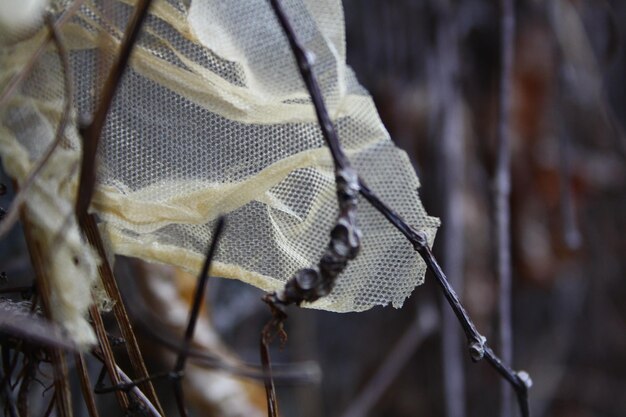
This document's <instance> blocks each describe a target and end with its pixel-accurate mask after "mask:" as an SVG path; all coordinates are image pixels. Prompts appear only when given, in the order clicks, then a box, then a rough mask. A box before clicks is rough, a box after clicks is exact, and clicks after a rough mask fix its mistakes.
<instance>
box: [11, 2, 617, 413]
mask: <svg viewBox="0 0 626 417" xmlns="http://www.w3.org/2000/svg"><path fill="white" fill-rule="evenodd" d="M498 4H499V2H496V1H492V0H463V1H460V0H459V1H452V0H344V8H345V19H346V28H347V36H346V39H347V51H348V62H349V64H350V65H351V66H352V68H353V70H354V72H355V73H356V75H357V77H358V79H359V80H360V82H361V83H362V84H363V85H364V86H365V87H366V88H367V89H368V90H369V91H370V93H371V94H372V96H373V97H374V100H375V102H376V105H377V108H378V111H379V113H380V116H381V118H382V120H383V122H384V124H385V125H386V126H387V128H388V130H389V132H390V134H391V137H392V138H393V140H394V141H395V142H396V143H397V144H398V146H400V147H401V148H403V149H405V150H406V151H407V153H408V154H409V156H410V157H411V159H412V161H413V163H414V166H415V169H416V171H417V173H418V175H419V178H420V180H421V182H422V188H421V189H420V190H419V192H420V195H421V197H422V200H423V202H424V205H425V207H426V209H427V211H428V212H429V214H431V215H433V216H438V217H440V218H441V220H442V228H441V230H440V232H439V234H438V237H437V240H436V243H435V246H434V251H435V254H436V256H437V257H438V259H439V260H440V262H442V264H443V267H444V270H445V271H446V272H447V274H448V275H449V277H450V281H451V282H452V284H453V286H454V287H455V288H456V289H457V291H458V293H459V295H460V296H461V298H462V301H463V303H464V305H465V306H466V308H467V310H468V312H469V314H470V316H471V317H472V318H473V319H474V321H475V323H476V325H477V327H478V328H479V330H480V332H481V333H482V334H483V335H485V336H486V337H487V339H488V340H489V341H490V344H491V346H492V347H493V348H494V350H495V351H496V352H499V351H500V347H499V346H498V320H499V318H498V282H497V277H496V273H495V270H496V245H495V241H496V239H495V232H494V218H495V216H494V207H493V202H492V201H493V190H494V181H493V178H494V172H495V166H496V150H497V126H498V100H499V98H498V97H499V96H498V95H499V82H500V73H501V68H500V60H501V56H500V42H501V33H500V18H501V16H500V9H499V5H498ZM515 4H516V8H515V15H516V31H515V40H514V45H515V47H514V65H513V75H512V94H511V97H510V99H511V101H512V114H511V133H512V138H511V139H512V142H511V176H512V190H511V192H512V195H511V239H512V262H513V292H512V294H513V297H512V308H513V322H512V330H513V340H514V346H513V355H514V356H513V362H512V364H511V365H512V367H513V368H515V369H523V370H525V371H527V372H528V373H529V374H530V375H531V376H532V379H533V382H534V385H533V387H532V389H531V391H530V398H531V413H532V415H533V416H535V417H543V416H554V417H561V416H568V417H588V416H609V417H610V416H616V417H617V416H626V396H625V395H624V393H626V303H622V302H621V301H620V300H623V299H626V279H624V278H625V275H626V237H625V236H626V215H625V214H626V163H625V162H626V134H625V131H626V78H625V75H626V53H625V50H624V47H625V44H626V2H625V1H623V0H518V1H516V2H515ZM2 182H4V183H6V184H10V181H9V180H8V179H6V178H3V181H2ZM9 201H10V195H7V196H5V197H2V201H0V203H1V204H2V206H3V207H7V206H8V203H9ZM0 245H2V247H1V248H0V249H1V251H0V252H1V253H2V263H1V265H0V270H2V271H5V272H6V273H7V274H8V275H9V276H10V277H11V279H12V280H13V281H12V282H13V283H14V282H18V283H19V282H21V281H20V280H22V281H23V282H25V283H28V281H29V280H30V279H31V278H32V271H30V270H29V259H28V256H27V255H26V252H25V246H24V243H23V240H22V238H21V233H20V232H19V231H18V230H15V231H14V232H13V234H12V235H11V237H10V238H7V239H4V240H3V241H0ZM150 268H151V267H149V266H146V265H138V264H137V263H136V262H135V261H132V260H129V259H118V261H117V263H116V274H117V277H118V281H119V283H120V286H121V287H122V292H123V294H124V295H125V297H128V298H129V299H130V300H131V302H129V310H130V313H131V315H132V313H133V312H134V313H135V318H136V320H137V321H136V322H135V325H136V327H137V329H138V330H139V335H140V337H141V340H140V342H141V343H142V344H143V348H144V352H145V354H146V356H147V361H148V366H149V369H151V370H152V371H154V372H157V371H160V370H164V369H168V368H167V365H166V362H164V359H163V358H164V353H162V352H161V349H160V348H159V347H158V345H156V344H155V343H154V340H153V338H150V337H148V336H149V333H150V332H149V331H146V327H150V323H149V319H147V318H146V317H143V318H142V319H137V316H138V314H139V315H140V314H141V311H137V310H133V307H132V305H133V304H134V302H133V301H132V300H135V298H132V297H136V294H138V293H140V294H142V297H146V299H147V300H148V301H147V303H148V306H150V307H151V308H152V309H153V311H154V312H155V313H157V314H159V311H158V308H159V306H161V308H163V306H164V305H167V306H168V307H167V308H168V309H169V310H175V309H176V308H178V307H177V306H176V305H174V304H173V301H172V299H169V302H168V303H167V304H166V303H165V302H164V301H163V300H166V299H167V294H168V293H167V291H165V290H164V291H161V292H160V293H159V291H156V290H155V287H152V288H142V287H141V285H145V283H144V284H142V280H141V274H142V273H146V274H148V273H149V274H151V275H152V276H154V275H155V274H156V275H158V273H159V271H155V270H150ZM146 271H147V272H146ZM161 273H162V274H163V275H165V276H171V275H172V274H177V273H179V272H177V271H171V270H161ZM178 282H179V283H180V282H183V283H184V282H187V283H188V285H187V286H186V287H184V288H181V287H180V285H182V284H179V287H178V288H175V289H173V290H171V291H173V293H172V294H176V295H178V296H181V295H183V300H184V299H185V297H184V296H185V294H186V297H187V298H188V297H189V296H190V294H191V291H192V289H193V277H191V278H188V279H187V281H185V280H184V279H182V278H181V279H179V281H178ZM151 291H152V293H151ZM133 294H134V295H133ZM150 294H152V295H150ZM260 296H261V293H260V292H259V291H258V290H256V289H253V288H251V287H249V286H246V285H245V284H241V283H238V282H235V281H230V280H212V281H211V283H210V290H209V302H208V306H207V310H208V312H209V314H210V317H211V324H209V323H208V322H207V323H205V324H204V325H205V326H206V328H207V329H209V328H210V332H214V334H215V336H216V337H219V338H221V340H222V342H220V343H218V344H219V347H218V349H221V350H223V351H224V352H225V353H224V355H226V356H228V355H231V352H235V353H236V354H237V355H239V356H240V357H241V358H242V359H243V360H244V361H246V362H250V363H258V361H259V359H258V357H259V353H258V342H259V330H260V329H261V328H262V327H263V325H264V324H265V323H266V322H267V320H268V316H269V315H268V312H267V307H266V306H265V305H264V304H263V303H261V302H260V301H259V297H260ZM150 297H152V299H151V298H150ZM158 297H166V298H164V299H161V300H160V301H159V299H158ZM442 301H443V300H442V297H441V293H440V291H439V288H438V287H437V286H436V285H435V283H434V280H433V279H432V277H430V275H427V278H426V283H425V284H424V285H423V286H421V287H418V288H416V290H415V291H414V294H413V295H412V296H411V298H410V299H409V300H408V301H407V302H406V303H405V305H404V307H403V308H402V309H400V310H395V309H393V308H391V307H388V308H375V309H373V310H371V311H368V312H364V313H358V314H336V313H327V312H320V311H311V310H300V309H292V310H290V320H289V321H288V324H287V326H288V327H287V330H288V332H289V335H290V338H289V341H288V343H287V346H286V348H285V349H284V350H280V349H278V348H276V349H275V350H273V351H272V355H273V358H274V360H275V361H276V363H277V364H280V363H298V364H300V365H298V366H300V367H301V369H304V370H305V371H306V372H305V371H303V375H304V376H306V377H305V378H302V379H303V380H302V381H299V382H297V383H296V382H294V381H293V380H292V381H283V382H281V380H277V385H278V395H279V400H280V405H281V415H284V416H299V417H316V416H326V417H358V416H361V417H364V416H394V417H395V416H397V417H402V416H447V417H463V416H481V417H490V416H497V415H500V409H499V404H500V378H499V377H498V375H497V374H496V373H495V372H494V371H493V369H492V368H490V367H489V366H488V365H487V364H485V363H478V364H473V363H472V362H471V361H470V359H469V355H468V354H467V352H466V347H465V346H466V340H465V337H464V336H463V334H462V331H461V327H460V326H459V324H458V322H456V320H454V319H451V318H450V315H449V313H444V312H447V311H449V307H448V305H447V304H446V303H445V302H442ZM183 307H184V305H183ZM181 311H182V313H181V314H180V315H179V316H180V317H181V320H182V321H181V323H183V324H184V319H185V318H186V313H185V311H186V310H185V309H184V308H183V309H182V310H181ZM147 321H148V323H146V322H147ZM171 324H172V323H171ZM172 327H173V328H174V329H175V330H177V331H179V332H180V330H181V328H182V326H181V324H180V323H178V324H176V323H173V324H172ZM153 331H154V329H153ZM158 331H160V330H158ZM211 334H213V333H211ZM209 339H210V338H209ZM443 341H445V342H443ZM211 343H213V342H212V341H211V340H209V341H208V342H207V344H209V345H210V344H211ZM171 359H172V357H171V354H170V357H169V360H170V362H171ZM120 360H121V361H122V362H121V363H123V358H122V359H120ZM89 366H90V369H91V373H92V374H93V376H92V378H93V379H94V380H95V379H96V377H97V374H98V371H99V366H98V365H97V363H96V364H90V365H89ZM279 368H280V366H279ZM307 375H308V376H307ZM190 383H191V382H190ZM194 383H195V384H196V385H197V386H196V389H195V391H194V392H195V394H194V393H192V394H190V395H189V398H190V406H191V407H192V408H194V407H195V409H196V412H195V415H220V416H222V415H226V414H224V413H223V412H221V411H220V409H223V408H225V409H232V407H230V406H229V407H225V406H224V407H220V405H219V404H218V405H215V403H214V404H213V408H212V410H213V411H212V412H210V413H209V411H208V410H209V409H210V408H207V407H208V406H206V404H205V403H206V401H208V400H207V398H219V395H217V396H216V395H214V393H208V391H206V392H205V393H203V391H202V390H203V389H207V390H208V388H207V387H208V386H209V385H211V384H216V385H215V386H217V387H219V386H220V385H219V384H220V383H219V382H215V381H214V382H211V379H210V378H208V377H206V378H205V379H203V378H199V379H198V380H197V382H194ZM167 384H168V382H167V381H161V382H160V383H159V384H158V386H157V389H158V390H159V393H160V394H161V395H162V396H163V398H164V400H163V404H164V406H165V408H166V409H168V410H174V409H173V408H172V407H173V406H172V405H170V404H169V402H170V401H169V400H171V393H170V391H169V388H168V387H169V386H168V385H167ZM246 384H249V386H248V385H246V386H245V387H244V388H242V389H243V390H244V391H245V392H247V394H246V395H247V396H248V398H249V402H250V404H252V405H253V406H254V407H256V409H257V411H258V412H259V413H260V415H263V413H265V411H264V410H265V409H264V407H265V398H264V393H263V390H262V385H261V384H260V383H259V382H256V383H246ZM198 387H200V388H198ZM75 388H76V389H78V388H77V387H75ZM38 389H39V388H38ZM41 391H42V389H39V391H38V392H39V393H40V394H41ZM192 391H193V389H192ZM242 392H243V391H242ZM211 395H213V397H211ZM242 395H243V394H242ZM75 398H76V397H75ZM78 398H80V395H78ZM98 401H99V404H100V405H101V406H105V407H111V410H114V409H115V406H116V404H115V398H114V396H113V395H112V394H107V395H102V396H100V397H98ZM211 401H215V400H211ZM107 404H108V405H107ZM205 406H206V407H205ZM76 407H77V410H78V412H77V414H78V415H85V410H84V405H82V403H81V402H80V401H78V400H77V405H76ZM172 413H173V415H175V413H176V412H175V411H172ZM516 413H517V408H516V405H515V404H514V409H513V414H512V415H517V414H516ZM105 415H116V414H115V413H114V412H113V411H111V412H110V413H107V414H105ZM242 415H245V414H242ZM248 415H254V414H253V413H249V414H248Z"/></svg>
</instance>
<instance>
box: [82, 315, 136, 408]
mask: <svg viewBox="0 0 626 417" xmlns="http://www.w3.org/2000/svg"><path fill="white" fill-rule="evenodd" d="M89 316H90V317H91V321H92V323H93V328H94V330H95V331H96V337H97V338H98V345H99V346H100V356H101V357H102V362H103V363H104V366H105V368H106V370H107V373H108V374H109V378H111V384H113V385H117V384H119V383H120V380H119V377H118V375H117V372H116V371H115V366H116V363H115V357H114V356H113V350H112V349H111V344H110V342H109V338H108V337H107V332H106V329H105V327H104V322H103V321H102V317H101V316H100V312H99V311H98V308H97V307H96V306H95V305H94V306H91V307H89ZM115 396H116V397H117V402H118V403H119V404H120V407H121V408H122V410H128V405H129V404H130V403H129V401H128V396H127V395H126V393H125V392H122V391H116V392H115Z"/></svg>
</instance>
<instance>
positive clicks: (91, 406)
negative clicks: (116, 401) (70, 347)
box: [74, 353, 100, 417]
mask: <svg viewBox="0 0 626 417" xmlns="http://www.w3.org/2000/svg"><path fill="white" fill-rule="evenodd" d="M74 362H75V363H76V370H77V372H78V378H79V380H80V388H81V391H82V393H83V399H84V400H85V405H86V406H87V411H88V412H89V417H100V415H99V413H98V407H96V400H95V398H94V396H93V394H94V393H93V391H92V390H91V380H90V379H89V373H88V372H87V367H86V365H85V359H84V358H83V355H82V353H76V354H75V355H74Z"/></svg>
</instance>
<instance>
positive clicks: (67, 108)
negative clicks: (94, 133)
mask: <svg viewBox="0 0 626 417" xmlns="http://www.w3.org/2000/svg"><path fill="white" fill-rule="evenodd" d="M47 23H48V28H49V30H50V36H51V38H52V41H53V42H54V44H55V45H56V48H57V51H58V54H59V58H60V60H61V66H62V68H63V89H64V95H65V102H64V105H63V113H62V114H61V120H60V122H59V125H58V127H57V130H56V133H55V135H54V139H53V140H52V142H51V143H50V145H49V146H48V148H47V149H46V151H45V153H44V154H43V156H42V157H41V158H40V159H39V161H37V163H36V164H35V165H34V166H33V169H32V170H31V171H30V173H29V174H28V176H27V177H26V179H25V180H24V181H23V182H22V184H21V185H20V190H19V191H18V193H17V194H16V195H15V197H14V198H13V201H11V205H10V206H9V210H7V212H6V213H5V215H4V217H3V219H2V222H0V238H2V237H3V236H4V235H5V234H6V233H7V232H8V231H9V230H11V227H13V225H14V224H15V222H17V220H18V219H19V217H20V208H21V207H22V204H24V200H26V195H27V194H28V191H29V190H30V188H31V187H32V185H33V183H34V181H35V178H37V176H38V175H39V173H40V172H41V170H42V169H43V168H44V167H45V166H46V164H47V163H48V161H49V160H50V157H51V156H52V154H53V153H54V150H55V149H56V148H57V147H58V146H59V144H60V143H61V141H62V140H63V135H64V134H65V129H66V128H67V125H68V123H69V122H70V117H71V115H72V109H73V108H74V92H73V87H72V85H73V78H72V68H71V65H70V61H69V54H68V52H67V48H66V47H65V44H64V43H63V39H62V37H61V34H60V33H59V28H58V26H59V25H58V24H55V23H54V21H53V20H52V17H51V16H48V19H47Z"/></svg>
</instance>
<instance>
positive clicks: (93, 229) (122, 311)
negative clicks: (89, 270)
mask: <svg viewBox="0 0 626 417" xmlns="http://www.w3.org/2000/svg"><path fill="white" fill-rule="evenodd" d="M81 227H82V229H83V233H85V235H86V236H87V239H88V240H89V243H91V245H92V246H93V247H94V248H95V249H96V250H97V252H98V255H99V256H100V258H101V263H100V266H99V267H98V271H99V274H100V279H101V280H102V284H103V286H104V289H105V291H106V292H107V295H108V296H109V297H110V298H111V299H112V300H113V302H114V305H113V314H114V315H115V320H116V322H117V325H118V327H119V329H120V332H121V333H122V337H123V338H124V340H125V342H126V343H125V347H126V350H127V352H128V356H129V358H130V362H131V366H132V367H133V370H134V371H135V374H136V376H137V377H138V378H146V377H147V376H148V375H149V374H148V370H147V368H146V364H145V362H144V360H143V355H142V354H141V350H140V349H139V344H138V343H137V338H136V337H135V332H134V330H133V328H132V325H131V323H130V318H129V317H128V313H127V312H126V307H125V305H124V301H123V300H122V295H121V294H120V291H119V288H118V286H117V282H116V281H115V277H114V275H113V271H112V270H111V266H110V265H109V263H108V261H107V257H106V252H105V250H104V244H103V242H102V237H101V236H100V232H99V230H98V226H97V225H96V222H95V219H94V217H93V215H87V216H85V217H83V218H82V223H81ZM93 314H97V311H96V312H94V313H93ZM94 321H95V319H94ZM101 337H106V334H102V335H101ZM100 342H101V343H103V339H102V338H100ZM104 343H108V340H106V341H104ZM111 366H112V365H111ZM109 372H112V369H109ZM112 382H113V383H114V384H115V383H118V382H119V381H112ZM141 388H142V389H143V390H144V392H145V393H146V395H147V396H148V398H150V401H151V402H152V404H154V405H155V406H156V407H157V408H158V409H159V412H160V413H161V414H163V411H162V409H161V406H160V403H159V401H158V397H157V394H156V391H155V390H154V387H153V386H152V384H151V383H150V381H149V380H146V382H145V383H144V384H142V385H141Z"/></svg>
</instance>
